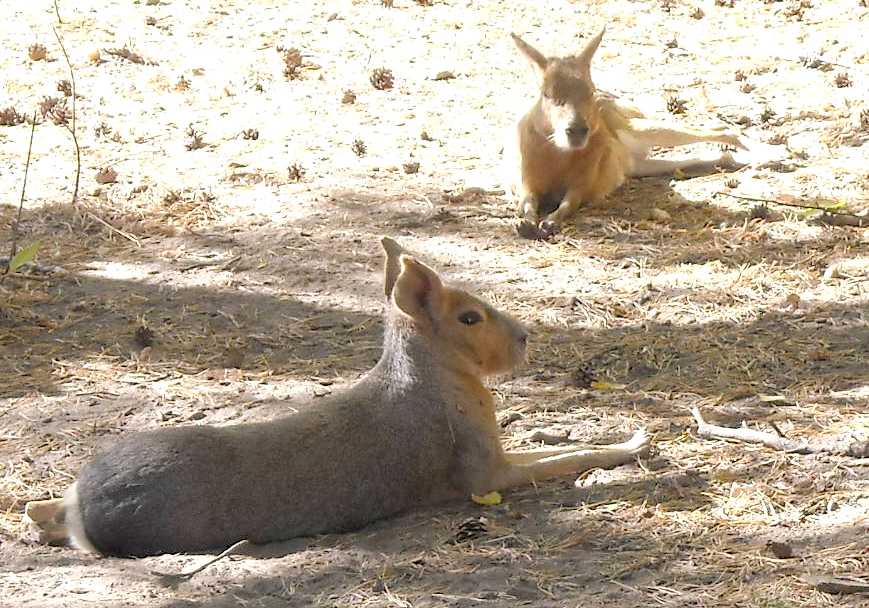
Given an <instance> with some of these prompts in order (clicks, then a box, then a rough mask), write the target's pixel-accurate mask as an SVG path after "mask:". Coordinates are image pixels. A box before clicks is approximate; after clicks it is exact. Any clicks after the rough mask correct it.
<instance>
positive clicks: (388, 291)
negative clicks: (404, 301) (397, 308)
mask: <svg viewBox="0 0 869 608" xmlns="http://www.w3.org/2000/svg"><path fill="white" fill-rule="evenodd" d="M380 244H381V245H382V246H383V251H384V253H386V259H385V260H384V263H383V293H384V294H385V295H386V297H387V298H389V296H391V295H392V288H393V287H394V286H395V280H396V279H397V278H398V273H399V272H401V264H400V263H399V261H398V258H399V257H401V254H402V253H407V252H406V251H405V250H404V247H402V246H401V245H399V244H398V243H397V242H396V241H394V240H393V239H391V238H390V237H388V236H384V237H383V238H381V239H380Z"/></svg>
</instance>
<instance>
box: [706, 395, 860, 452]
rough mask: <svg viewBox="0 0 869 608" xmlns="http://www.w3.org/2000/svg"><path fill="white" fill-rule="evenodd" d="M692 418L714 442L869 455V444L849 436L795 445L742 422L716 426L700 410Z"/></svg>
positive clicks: (789, 449)
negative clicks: (723, 441)
mask: <svg viewBox="0 0 869 608" xmlns="http://www.w3.org/2000/svg"><path fill="white" fill-rule="evenodd" d="M691 415H692V416H694V420H695V421H696V422H697V434H698V435H699V436H700V437H708V438H711V439H732V440H734V441H743V442H745V443H760V444H762V445H765V446H766V447H768V448H772V449H773V450H781V451H783V452H790V453H792V454H819V453H826V454H841V455H845V456H853V457H855V458H866V457H867V455H869V440H863V441H859V440H857V439H854V438H853V437H850V436H847V435H845V436H842V437H837V438H835V439H832V440H829V441H794V440H792V439H788V438H786V437H779V436H778V435H774V434H773V433H766V432H764V431H758V430H755V429H750V428H748V426H747V425H746V424H745V423H744V422H743V423H742V426H741V427H739V428H733V427H726V426H716V425H714V424H709V423H708V422H706V421H705V420H704V419H703V416H702V415H701V414H700V409H699V408H696V407H694V408H691Z"/></svg>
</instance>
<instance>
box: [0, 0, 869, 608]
mask: <svg viewBox="0 0 869 608" xmlns="http://www.w3.org/2000/svg"><path fill="white" fill-rule="evenodd" d="M7 4H9V6H6V7H4V8H5V11H6V15H5V16H4V19H3V21H2V25H0V40H2V48H3V49H4V50H3V53H2V56H0V74H2V75H3V78H2V92H0V110H2V109H4V108H7V107H14V108H16V109H17V110H18V112H19V113H20V114H22V115H25V114H30V113H32V112H33V111H34V109H37V108H38V107H39V104H40V102H41V101H42V100H43V98H45V97H55V96H58V97H64V93H63V92H61V91H59V90H58V82H59V81H62V80H65V79H68V78H69V75H68V69H67V66H66V62H65V61H64V58H63V53H62V52H61V49H60V47H59V46H58V43H57V41H56V39H55V35H54V33H53V32H52V28H53V27H56V28H57V30H58V32H59V33H60V34H61V35H62V36H63V40H64V41H65V46H66V48H67V50H68V52H69V57H70V60H71V63H72V66H73V70H74V72H75V84H76V94H77V96H78V98H77V99H76V111H75V117H76V133H77V136H78V140H79V142H80V144H81V187H80V191H79V198H78V201H77V203H76V204H74V205H73V204H71V200H72V195H73V189H74V179H75V166H76V165H75V155H74V151H73V144H72V139H71V137H70V133H69V130H68V129H66V128H64V127H63V126H59V125H57V124H54V122H52V120H51V116H52V115H53V116H55V117H57V115H58V112H57V109H56V108H55V110H54V112H53V114H51V113H50V114H49V117H48V118H47V119H46V120H44V121H40V122H39V124H38V127H37V128H36V131H35V137H34V141H33V151H32V160H31V163H30V169H29V175H28V182H27V190H26V200H25V204H24V209H23V214H22V220H21V223H20V235H19V237H18V242H19V245H28V244H30V243H33V242H35V241H39V242H40V243H41V247H40V249H39V253H38V256H37V262H38V263H39V264H41V265H42V267H37V268H34V267H25V268H24V269H23V270H22V271H21V273H22V274H23V275H28V276H21V275H19V276H15V277H7V278H6V280H5V281H4V282H3V283H2V284H0V307H2V308H0V492H2V493H0V568H2V571H0V605H2V606H4V607H5V606H9V607H13V606H15V607H17V606H33V607H36V606H39V607H42V606H45V607H50V606H64V607H72V606H106V607H109V606H111V607H115V606H158V607H169V606H185V607H187V606H189V607H194V606H196V607H199V606H201V607H206V606H208V607H220V606H249V607H266V606H269V607H271V606H310V605H318V606H351V605H352V606H396V607H405V606H455V607H459V606H462V607H464V606H468V607H470V606H518V605H529V606H583V607H586V606H589V607H595V606H619V607H620V608H629V607H639V606H643V607H645V606H656V605H661V606H745V607H749V606H751V607H769V608H772V607H776V608H785V607H791V606H794V607H797V606H833V605H837V606H839V605H849V606H857V605H863V606H866V605H869V599H867V598H866V597H865V596H863V597H862V598H861V597H860V596H857V595H848V596H842V597H836V596H833V595H828V594H826V593H823V592H821V591H818V590H817V589H815V588H814V586H813V585H812V581H811V579H810V578H809V577H811V576H814V575H838V576H849V575H850V576H857V575H861V574H862V575H865V574H866V573H867V572H869V540H867V538H869V535H867V532H869V529H867V528H869V468H867V465H869V461H867V460H866V459H862V460H861V459H859V458H848V457H843V456H835V455H827V456H801V455H795V454H786V453H783V452H777V451H772V450H769V449H766V448H763V447H757V446H747V445H745V444H732V443H726V442H722V441H714V440H708V439H701V438H698V437H697V436H696V434H695V433H694V429H695V426H694V423H693V421H692V419H691V416H690V414H689V408H690V407H692V406H699V407H700V408H702V410H703V412H704V414H705V415H706V416H707V418H708V419H710V420H713V421H717V422H719V423H721V424H727V425H737V424H738V423H739V422H741V421H747V423H748V424H749V425H750V426H753V427H757V428H762V429H766V430H771V429H772V426H771V425H775V426H776V427H777V428H778V429H780V430H781V432H783V433H785V434H786V435H788V436H789V437H793V438H825V437H835V436H837V435H841V434H847V433H852V434H854V435H855V436H857V437H864V438H865V437H866V435H867V434H869V413H867V412H869V364H867V359H869V325H867V321H869V317H867V314H869V232H867V229H863V228H858V227H848V226H828V225H824V224H823V223H819V222H818V221H817V217H816V216H817V215H818V212H817V211H813V210H802V209H795V208H793V207H788V206H783V205H778V204H769V205H765V206H764V205H762V204H759V203H757V202H755V201H750V200H744V199H739V198H734V197H733V196H730V195H737V196H741V197H747V198H756V199H770V200H777V201H779V202H783V203H789V204H791V205H806V204H810V205H815V206H821V207H830V208H832V210H833V211H837V212H846V213H852V214H857V215H859V214H860V213H862V212H865V211H866V210H867V208H869V194H867V192H869V153H867V149H869V144H866V143H865V142H866V141H867V139H869V102H867V99H869V50H867V49H869V47H867V42H866V39H867V38H866V31H867V30H869V9H867V8H866V6H865V4H866V2H865V0H863V1H862V2H861V1H859V0H836V1H833V0H830V1H824V2H822V1H820V0H813V1H812V2H802V3H800V2H793V1H790V2H760V1H759V0H755V1H748V0H736V1H735V2H726V1H715V2H713V1H711V0H710V1H708V2H699V1H698V2H683V1H681V0H671V1H668V2H665V1H663V0H654V1H642V0H641V1H628V0H609V1H607V2H592V1H586V2H574V3H570V2H563V1H562V2H545V3H544V2H528V3H516V2H512V3H511V2H505V1H485V2H483V1H481V2H473V3H470V2H467V3H466V2H451V1H439V0H435V2H434V3H433V5H432V6H423V5H420V4H417V3H415V2H410V1H408V0H396V1H395V3H394V6H393V7H392V8H388V7H385V6H382V5H381V3H380V2H375V1H365V2H361V1H356V2H319V3H304V2H277V1H265V0H248V1H247V2H239V1H237V0H214V1H206V0H202V1H200V2H195V1H193V0H190V1H187V2H183V1H181V0H136V1H132V0H123V1H122V0H105V1H103V2H97V1H94V0H80V1H77V2H67V1H65V0H59V2H58V8H59V12H60V18H61V19H62V24H59V25H58V23H57V16H56V15H55V11H54V6H53V5H52V3H51V2H15V3H7ZM731 4H732V5H733V6H730V5H731ZM812 5H814V6H812ZM698 8H699V9H700V10H701V12H702V14H701V13H698V12H696V10H695V9H698ZM604 23H606V24H607V27H608V29H607V35H606V38H605V40H604V43H603V46H602V48H601V50H600V52H599V54H598V56H597V59H596V64H595V78H596V82H597V83H598V85H599V86H601V87H602V88H605V89H608V90H610V91H612V92H615V93H618V94H621V95H625V96H627V97H630V98H632V99H634V100H635V101H637V102H638V103H639V104H640V105H642V106H643V107H645V108H646V109H648V110H649V112H650V113H652V114H653V115H658V116H662V117H663V116H666V115H667V112H668V110H667V106H668V100H670V99H671V98H674V99H676V100H682V101H684V102H685V108H686V111H685V113H684V114H682V115H680V116H679V117H677V119H678V120H681V121H684V122H686V123H688V124H696V125H703V124H713V123H714V124H722V123H729V124H731V125H734V126H736V127H738V128H742V129H744V132H745V134H746V137H747V138H748V139H749V140H751V141H753V142H755V143H757V145H758V148H757V149H764V150H765V153H768V152H769V151H770V150H774V151H775V154H776V155H777V156H775V155H774V158H773V157H770V158H767V159H766V160H764V161H761V160H755V162H753V163H752V164H751V165H749V166H748V167H747V168H745V169H743V170H741V171H739V172H737V173H736V174H730V175H713V176H708V177H703V178H697V179H692V180H684V181H682V180H680V181H671V180H667V179H648V180H640V181H635V182H632V183H631V184H629V185H628V186H626V187H625V188H623V189H622V190H620V191H619V192H618V193H616V194H615V195H614V196H613V197H612V198H611V200H610V204H609V205H608V206H607V207H603V208H597V209H588V210H585V211H583V212H582V213H581V215H580V217H579V218H578V219H577V221H576V224H575V226H572V227H569V228H568V229H567V230H566V231H565V233H564V234H562V235H560V236H559V237H558V238H557V239H555V240H554V241H553V242H551V243H543V242H531V241H525V240H521V239H519V238H518V237H517V236H516V234H515V231H514V220H513V218H512V210H513V203H512V202H510V201H507V200H506V199H505V198H504V197H503V196H500V195H499V193H498V188H499V181H500V180H499V169H498V158H499V149H500V146H501V141H502V133H503V131H504V129H505V128H506V127H507V126H508V125H509V124H510V122H511V120H513V117H514V116H515V114H516V111H517V110H519V109H521V108H522V107H524V106H526V105H527V104H528V103H529V102H530V101H531V100H532V99H533V96H534V91H533V83H532V79H531V77H530V74H529V71H528V70H527V67H526V66H525V65H524V64H523V62H522V61H521V60H520V57H519V56H518V54H517V53H516V52H515V51H514V49H513V47H512V44H511V41H510V39H509V36H508V35H507V34H508V32H510V31H516V32H518V33H520V34H522V35H523V36H524V37H525V38H526V39H527V40H528V41H529V42H532V43H535V44H537V45H538V46H539V47H540V48H542V49H544V50H546V51H549V52H552V53H562V52H569V51H572V50H575V49H578V48H579V47H580V46H581V45H582V42H583V39H584V38H586V37H587V36H588V35H589V34H590V33H592V32H594V31H596V30H597V29H598V28H599V27H600V26H601V25H602V24H604ZM34 44H42V45H44V46H45V48H46V51H47V56H46V57H45V58H44V59H39V60H33V59H32V58H31V57H30V54H31V53H29V51H28V49H29V48H30V47H31V45H34ZM278 47H280V48H282V49H285V50H289V49H291V48H297V49H299V50H300V51H301V61H302V65H301V67H298V68H294V69H293V70H291V71H292V72H293V73H292V74H291V76H293V78H288V77H286V76H285V75H284V69H285V63H284V61H283V54H282V53H281V52H279V50H278ZM32 54H33V55H34V56H35V57H37V58H38V57H39V49H38V48H34V49H33V53H32ZM378 68H387V69H389V70H391V71H392V74H393V77H394V86H393V88H391V89H387V90H378V89H376V88H375V87H373V86H372V84H371V81H370V76H371V73H372V71H373V70H375V69H378ZM442 72H450V73H451V75H452V76H454V78H444V76H445V75H444V74H442ZM439 75H440V77H439ZM346 91H352V92H353V93H354V94H355V103H345V101H349V99H345V97H347V98H349V97H350V95H348V94H346ZM66 103H67V108H68V110H67V116H69V115H70V114H71V107H72V106H71V103H70V100H69V99H67V102H66ZM675 105H679V104H677V103H675V101H672V102H670V106H671V107H674V106H675ZM46 107H47V106H46ZM10 122H15V121H14V120H11V121H10ZM194 132H195V133H194ZM29 136H30V126H29V125H28V124H26V123H24V124H17V125H14V126H2V127H0V176H2V181H0V183H2V190H0V193H2V201H0V202H2V206H0V231H2V232H0V234H2V243H0V246H2V247H3V248H4V249H8V247H9V246H10V242H11V240H12V238H13V232H12V226H13V224H14V221H13V220H14V217H15V215H16V211H17V207H18V199H19V195H20V190H21V185H22V180H23V176H24V166H25V158H26V153H27V147H28V139H29ZM357 140H359V141H361V142H363V144H364V148H365V149H364V154H363V153H362V152H363V149H362V148H363V146H362V145H359V144H355V150H354V142H355V141H357ZM760 144H768V145H769V146H768V147H767V148H762V147H761V146H760ZM770 159H771V162H767V161H770ZM413 163H418V170H417V171H416V172H412V170H413V169H414V165H413ZM291 167H293V168H294V169H295V170H291ZM108 169H111V171H109V170H108ZM113 172H114V174H115V175H114V181H112V179H111V178H112V177H113V175H112V173H113ZM98 175H100V178H101V180H102V181H108V183H98V181H97V176H98ZM293 178H298V179H295V180H294V179H293ZM844 217H845V218H850V219H849V220H847V221H853V220H854V218H855V216H854V215H848V216H844ZM838 219H842V218H841V217H840V218H838ZM382 234H390V235H393V236H394V237H396V238H398V239H399V240H400V241H401V242H402V243H403V244H405V245H406V246H407V247H408V248H410V249H413V250H415V251H417V252H419V253H420V255H422V256H423V257H425V258H426V259H427V260H429V261H430V262H432V263H433V264H435V265H436V266H437V267H438V268H440V269H441V270H442V271H443V272H444V273H446V274H447V275H448V276H450V277H452V278H453V279H455V280H456V281H459V282H460V283H463V284H465V285H467V286H469V287H470V288H472V289H473V290H474V291H476V292H478V293H480V294H482V295H483V296H485V297H487V298H488V299H490V300H491V301H493V302H494V303H495V304H497V305H498V306H499V307H501V308H503V309H504V310H507V311H509V312H511V313H513V314H514V315H515V316H517V317H518V318H520V319H522V320H523V321H524V322H526V323H527V324H528V325H529V326H530V327H531V328H532V329H533V331H534V340H533V348H532V352H531V355H530V360H529V363H528V365H527V366H526V367H525V368H523V369H520V370H518V371H517V372H516V373H515V375H514V376H512V377H510V378H501V379H494V380H493V386H495V390H496V392H497V395H498V397H499V401H500V406H499V407H500V410H499V417H500V418H501V420H502V422H503V426H504V432H505V441H506V442H507V443H508V444H510V445H520V446H528V445H530V444H531V436H532V435H531V434H532V433H533V431H534V430H536V429H541V428H542V429H545V430H546V431H547V433H548V434H549V435H550V436H555V438H554V439H552V438H551V437H550V438H549V440H550V441H552V440H555V441H558V440H563V441H591V442H605V441H608V440H612V439H617V438H622V437H625V436H626V435H627V434H628V433H629V432H630V431H631V430H632V429H633V428H635V427H637V426H640V425H642V426H645V427H646V428H648V429H649V430H650V431H651V432H652V433H654V437H655V442H656V454H655V455H654V456H652V457H651V458H649V459H648V460H646V461H644V462H643V463H641V465H634V466H627V467H621V468H620V469H617V470H614V471H597V472H593V473H592V474H590V475H588V476H586V477H584V478H583V479H581V480H580V482H579V484H578V485H577V486H574V483H573V482H574V480H573V479H567V480H561V481H553V482H550V483H545V484H541V485H540V486H539V487H537V488H529V489H526V490H521V491H514V492H510V493H508V494H506V495H505V497H504V502H503V504H502V505H500V506H496V507H479V506H476V505H473V504H471V503H470V502H469V503H467V504H455V505H449V506H447V507H443V508H437V509H431V510H428V511H422V512H416V513H411V514H408V515H406V516H404V517H400V518H397V519H394V520H391V521H385V522H380V523H377V524H376V525H372V526H370V527H368V528H366V529H364V530H362V531H360V532H358V533H355V534H348V535H335V536H326V537H320V538H313V539H299V540H296V541H293V542H292V543H288V544H287V545H286V546H284V547H277V548H275V550H274V551H273V552H271V553H270V554H269V555H267V556H259V557H258V558H257V557H241V558H234V559H232V560H225V561H224V562H222V563H220V564H217V565H215V566H214V567H212V568H211V569H209V570H208V571H206V572H205V573H204V574H202V575H201V576H199V577H197V578H196V579H194V580H193V581H192V582H190V583H188V584H183V585H180V586H179V587H178V588H176V589H173V588H170V587H167V586H164V585H161V584H160V582H159V581H158V580H157V579H156V578H155V577H154V576H152V575H151V574H150V573H149V572H150V571H151V570H163V571H178V570H179V569H182V568H187V567H190V566H191V565H194V564H196V563H199V561H200V560H202V559H203V557H201V556H164V557H156V558H150V559H145V560H137V561H133V560H122V559H96V558H93V557H89V556H85V555H82V554H80V553H77V552H75V551H73V550H71V549H68V548H62V547H43V546H39V545H37V544H35V543H33V542H32V541H31V540H30V539H29V537H28V535H27V532H26V529H25V526H24V525H23V522H22V509H23V506H24V503H25V502H26V501H28V500H32V499H39V498H45V497H48V496H57V495H59V494H60V493H61V492H62V491H63V489H64V488H65V487H66V486H67V485H68V484H69V483H70V481H71V480H72V479H73V478H74V476H75V475H76V472H77V471H78V470H79V468H80V467H81V465H82V463H83V461H84V460H86V459H87V458H88V456H89V455H90V454H92V453H93V451H94V450H95V449H98V448H99V447H100V446H104V445H106V444H108V443H109V442H111V441H113V440H114V439H116V438H117V437H118V436H120V435H122V434H124V433H127V432H131V431H135V430H139V429H150V428H156V427H167V426H174V425H181V424H202V423H214V424H223V423H226V422H229V421H238V420H253V419H264V418H269V417H273V416H276V415H279V414H281V413H285V412H291V411H293V410H294V409H296V408H299V407H308V405H307V404H308V403H311V407H316V398H317V396H318V395H323V394H325V393H326V392H328V391H330V390H332V386H333V385H334V384H336V383H341V382H351V381H353V379H354V378H356V377H358V375H359V374H360V373H362V372H363V371H364V370H366V369H367V368H368V367H370V366H371V365H372V364H373V363H374V362H375V361H376V359H377V357H378V353H379V348H380V335H381V322H380V313H381V311H382V308H383V302H382V298H381V293H380V276H379V272H380V264H381V261H380V260H381V255H380V251H379V246H378V242H377V241H378V237H379V235H382ZM4 253H5V251H4ZM52 267H53V268H52ZM42 270H49V271H52V272H49V273H48V274H45V273H42V272H41V271H42ZM481 517H482V518H484V519H485V520H484V521H482V522H480V521H477V522H476V525H474V524H473V522H471V523H468V522H469V520H476V519H477V518H481ZM474 531H476V534H472V533H473V532H474ZM464 533H468V534H470V535H471V536H476V537H475V538H472V539H469V540H464V541H463V542H457V538H458V539H462V538H463V537H464ZM457 535H458V536H457ZM770 541H775V542H779V543H785V544H787V545H788V546H789V547H790V548H791V549H792V550H793V553H794V557H792V558H788V559H785V558H779V557H776V554H775V553H774V552H773V551H772V550H771V548H770V546H769V545H768V543H769V542H770Z"/></svg>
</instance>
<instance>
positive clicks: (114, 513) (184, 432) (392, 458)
mask: <svg viewBox="0 0 869 608" xmlns="http://www.w3.org/2000/svg"><path fill="white" fill-rule="evenodd" d="M382 398H383V396H382V394H380V393H379V392H378V391H377V390H375V389H374V388H373V385H372V383H369V384H368V385H366V384H365V383H363V384H362V385H360V386H357V387H354V389H353V396H352V398H349V396H348V394H343V395H337V396H335V397H333V398H332V399H331V400H328V401H324V402H321V403H318V404H316V405H315V406H313V407H311V408H309V409H307V410H305V411H303V412H301V413H299V414H296V415H293V416H290V417H287V418H283V419H281V420H277V421H271V422H266V423H259V424H247V425H236V426H230V427H205V426H203V427H187V428H177V429H161V430H159V431H156V432H148V433H140V434H138V435H134V436H132V437H130V438H128V439H126V440H124V441H121V442H120V443H119V444H117V445H116V446H115V447H114V448H111V449H110V450H108V451H107V452H105V453H103V454H102V455H100V456H98V457H97V458H96V459H95V460H94V461H92V462H91V464H89V465H88V466H87V467H86V468H85V470H84V471H83V472H82V474H81V476H80V478H79V481H78V483H77V485H76V492H77V497H78V504H79V505H80V506H81V518H82V522H83V526H84V531H85V533H86V535H87V539H88V540H89V541H90V543H91V544H92V545H93V546H94V547H95V548H96V549H98V550H99V551H100V552H102V553H108V554H115V555H151V554H157V553H172V552H181V551H195V550H203V549H210V548H215V547H222V546H227V545H230V544H232V543H234V542H236V541H239V540H242V539H247V540H250V541H252V542H269V541H276V540H283V539H288V538H292V537H295V536H304V535H312V534H317V533H321V532H338V531H342V530H349V529H354V528H358V527H361V526H363V525H365V524H367V523H369V522H371V521H374V520H376V519H380V518H383V517H387V516H389V515H393V514H395V513H398V512H400V511H403V510H405V509H408V508H410V507H412V506H414V505H416V504H418V503H420V502H425V501H427V500H432V499H436V498H442V497H439V496H432V491H433V490H435V491H442V490H443V488H444V487H447V486H449V477H450V475H451V467H452V463H451V461H450V457H451V454H452V447H451V446H450V445H449V430H448V428H447V422H446V418H445V417H444V413H443V411H442V410H441V409H440V408H439V407H438V406H437V404H431V403H407V402H401V401H399V402H397V403H388V404H385V403H382ZM399 410H406V411H399ZM442 427H443V428H442Z"/></svg>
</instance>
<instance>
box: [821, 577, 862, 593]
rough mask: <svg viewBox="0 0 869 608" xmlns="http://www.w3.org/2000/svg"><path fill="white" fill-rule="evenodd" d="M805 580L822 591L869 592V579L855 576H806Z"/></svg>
mask: <svg viewBox="0 0 869 608" xmlns="http://www.w3.org/2000/svg"><path fill="white" fill-rule="evenodd" d="M806 582H808V583H810V584H812V585H814V587H815V589H817V590H818V591H822V592H824V593H835V594H844V593H858V594H869V581H866V580H862V579H856V578H842V577H826V576H816V577H808V578H807V579H806Z"/></svg>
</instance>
